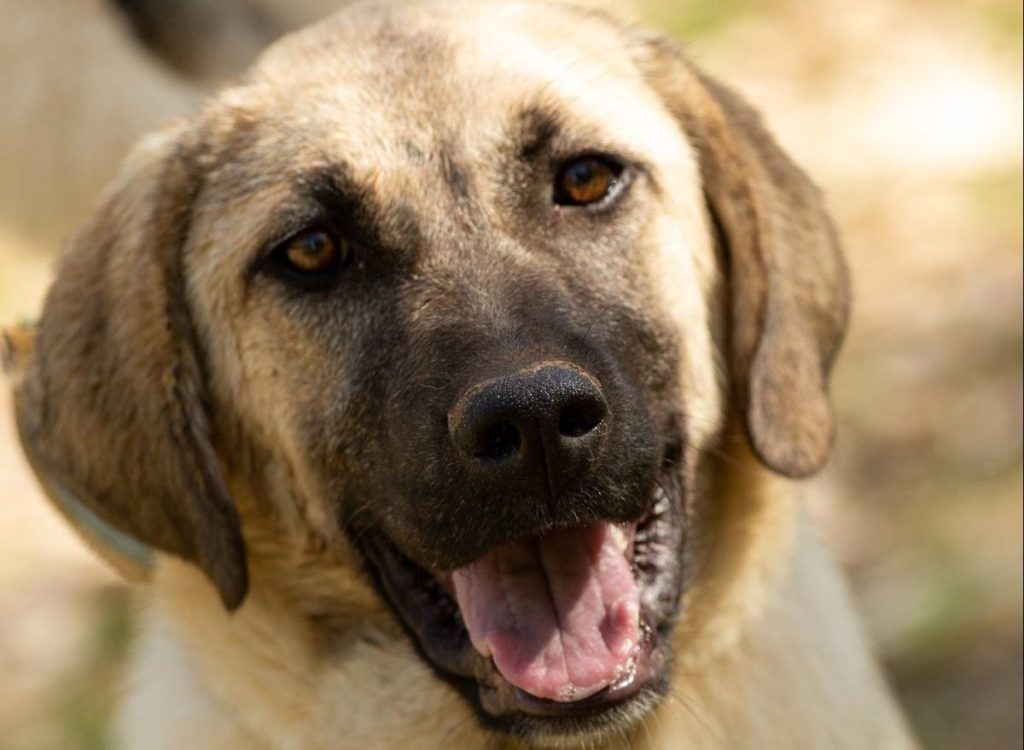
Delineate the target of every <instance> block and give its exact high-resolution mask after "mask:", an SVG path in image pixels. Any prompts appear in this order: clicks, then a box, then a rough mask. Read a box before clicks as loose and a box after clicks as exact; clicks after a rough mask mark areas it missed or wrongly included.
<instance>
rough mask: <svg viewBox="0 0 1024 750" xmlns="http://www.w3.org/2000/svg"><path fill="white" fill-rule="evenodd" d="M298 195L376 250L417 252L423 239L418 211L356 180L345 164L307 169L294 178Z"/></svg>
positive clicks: (322, 214)
mask: <svg viewBox="0 0 1024 750" xmlns="http://www.w3.org/2000/svg"><path fill="white" fill-rule="evenodd" d="M292 180H293V184H294V185H295V190H296V193H297V197H299V199H300V201H301V202H303V203H308V204H314V205H315V206H316V207H317V209H318V211H317V216H316V217H313V218H314V220H315V218H321V219H322V220H324V221H329V222H332V223H334V224H336V225H337V227H338V229H339V230H340V231H342V232H344V234H345V235H346V236H347V237H348V238H349V239H351V240H352V241H354V242H356V243H358V244H360V245H363V246H364V247H366V248H369V249H372V250H374V251H381V252H385V253H396V254H399V255H402V256H406V255H409V254H410V253H413V254H415V253H416V252H417V251H418V250H419V248H420V246H421V245H422V242H423V235H422V232H421V230H420V225H419V221H418V220H417V217H416V213H415V211H413V210H412V208H411V207H410V206H409V205H408V204H406V203H398V204H396V205H390V204H388V203H385V202H384V201H382V200H381V198H380V196H378V195H377V194H376V193H375V191H374V190H373V189H372V187H370V186H369V185H366V184H363V183H360V182H358V181H357V180H355V179H354V178H353V177H352V175H351V173H350V172H349V171H348V170H347V168H346V166H345V165H344V164H343V163H337V162H335V163H331V164H327V165H323V166H318V167H313V168H311V169H308V170H305V171H303V172H302V173H300V174H299V175H297V176H296V177H293V178H292Z"/></svg>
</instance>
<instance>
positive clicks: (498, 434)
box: [448, 362, 608, 494]
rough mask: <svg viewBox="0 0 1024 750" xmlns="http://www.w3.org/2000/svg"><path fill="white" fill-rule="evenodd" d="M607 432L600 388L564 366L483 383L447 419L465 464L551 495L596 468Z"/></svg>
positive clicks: (591, 379)
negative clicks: (539, 485)
mask: <svg viewBox="0 0 1024 750" xmlns="http://www.w3.org/2000/svg"><path fill="white" fill-rule="evenodd" d="M607 428H608V403H607V402H606V401H605V397H604V394H603V393H602V391H601V386H600V385H599V384H598V382H597V380H596V379H595V378H594V377H593V376H591V375H589V374H587V373H586V372H584V371H582V370H580V369H578V368H575V367H572V366H570V365H568V364H567V363H563V362H551V363H545V364H542V365H539V366H535V367H531V368H528V369H525V370H520V371H519V372H516V373H514V374H512V375H505V376H502V377H498V378H494V379H493V380H488V381H485V382H483V383H478V384H477V385H475V386H473V387H471V388H470V389H468V390H467V391H466V392H465V393H464V394H463V395H462V397H461V398H460V399H459V400H458V402H457V403H456V404H455V406H454V407H453V408H452V410H451V411H450V412H449V413H448V429H449V431H450V433H451V437H452V441H453V442H454V443H455V447H456V449H457V450H458V452H459V454H460V455H461V457H462V459H463V460H464V461H466V462H469V463H470V464H471V465H473V466H475V467H478V468H480V469H482V470H485V471H488V472H491V473H492V474H494V475H495V478H498V477H499V476H501V477H511V476H513V475H516V476H519V477H521V478H523V479H526V480H530V479H537V480H540V481H545V482H546V484H547V487H548V489H549V490H550V491H551V492H552V494H554V493H555V492H556V491H557V490H558V488H559V487H561V485H562V484H563V483H564V482H565V481H566V480H567V479H569V478H570V477H571V476H573V475H575V474H576V473H578V472H579V471H580V470H581V469H584V468H586V466H587V465H588V464H589V463H591V462H592V461H593V459H594V458H595V457H596V455H597V453H598V450H599V448H600V445H601V443H602V441H603V439H604V437H605V434H606V433H607V431H608V429H607Z"/></svg>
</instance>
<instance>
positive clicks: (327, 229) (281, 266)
mask: <svg viewBox="0 0 1024 750" xmlns="http://www.w3.org/2000/svg"><path fill="white" fill-rule="evenodd" d="M311 232H324V233H326V234H328V235H329V236H330V237H331V240H332V241H333V242H334V243H335V246H336V247H337V248H338V253H339V260H338V262H337V263H335V264H334V265H333V266H331V267H330V268H328V269H325V270H323V271H302V270H299V269H298V268H296V267H295V266H294V265H292V263H291V262H290V261H289V260H288V258H287V254H288V247H289V245H290V244H291V243H292V242H294V241H295V239H296V238H297V237H301V236H302V235H304V234H309V233H311ZM354 256H355V245H354V243H353V242H351V241H350V240H349V239H347V238H346V237H345V236H344V234H343V233H342V232H340V231H339V230H338V228H337V227H335V226H334V225H333V224H331V223H329V222H311V223H308V224H306V225H304V226H302V227H301V228H300V229H298V230H295V231H291V232H289V233H288V234H287V235H286V236H285V237H284V238H283V239H279V240H275V241H274V242H273V243H271V244H270V249H269V250H268V251H267V252H266V253H265V254H264V255H263V257H262V262H261V263H260V268H261V270H263V271H265V272H267V273H268V274H270V275H271V276H274V277H276V278H278V279H280V280H282V281H284V282H286V283H288V284H289V285H291V286H294V287H298V288H300V289H308V290H314V291H315V290H324V289H330V288H332V287H334V286H335V284H336V283H337V282H338V280H339V279H340V278H341V276H342V271H344V270H345V269H346V268H347V267H348V266H350V265H352V260H353V258H354Z"/></svg>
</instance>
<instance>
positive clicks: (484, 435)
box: [18, 2, 845, 739]
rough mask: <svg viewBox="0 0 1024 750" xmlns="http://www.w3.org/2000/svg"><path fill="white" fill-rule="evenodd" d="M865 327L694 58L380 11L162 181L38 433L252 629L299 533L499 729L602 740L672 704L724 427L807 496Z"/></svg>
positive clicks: (119, 514) (523, 15)
mask: <svg viewBox="0 0 1024 750" xmlns="http://www.w3.org/2000/svg"><path fill="white" fill-rule="evenodd" d="M425 8H426V9H425ZM708 207H710V212H709V211H708ZM716 229H717V234H716ZM844 320H845V290H844V284H843V281H842V272H841V262H840V260H839V258H838V254H837V250H836V248H835V245H834V243H833V241H832V236H831V232H830V229H829V227H828V223H827V221H826V219H825V218H824V214H823V213H822V210H821V207H820V204H819V202H818V199H817V196H816V194H815V193H814V190H813V188H811V187H810V185H809V184H808V183H807V182H806V180H805V179H804V178H803V176H802V175H801V174H800V173H799V172H798V171H797V170H795V168H794V167H792V166H791V165H790V164H789V162H788V161H787V160H786V159H785V157H784V156H782V155H781V154H780V153H779V152H778V150H777V148H776V147H775V146H774V145H773V144H772V143H771V142H770V140H769V139H767V137H766V136H764V134H763V132H762V131H761V130H760V127H759V125H758V124H757V122H756V120H755V119H754V118H753V117H752V116H751V114H750V113H749V111H748V110H747V109H746V108H745V107H744V106H743V105H742V104H740V103H738V102H737V101H736V100H735V99H733V97H732V96H731V95H730V94H728V93H727V92H724V91H721V90H720V89H718V88H717V87H715V86H714V84H710V83H708V82H706V81H704V80H703V79H702V78H701V77H700V76H699V74H697V73H695V72H694V71H693V70H692V69H691V68H689V67H688V66H687V65H686V64H685V63H684V62H683V61H682V60H681V59H680V58H679V57H678V55H677V54H676V53H675V52H674V51H673V50H672V49H671V48H670V46H669V45H667V44H666V43H664V42H661V41H658V40H653V39H649V38H644V37H641V36H640V35H638V34H637V33H636V32H634V31H632V30H627V29H623V28H622V27H620V26H618V25H617V24H615V23H613V22H612V21H610V20H609V19H607V18H606V17H604V16H603V15H601V14H595V13H589V12H583V11H580V10H576V9H573V8H569V7H560V6H553V5H544V6H538V5H535V4H533V3H529V2H525V3H514V2H513V3H444V4H441V3H436V4H430V5H429V6H426V5H425V4H418V5H408V6H405V5H394V6H390V7H389V8H388V9H387V10H381V9H380V8H374V7H370V6H359V7H356V8H353V9H350V10H349V11H347V12H345V13H343V14H342V15H340V16H338V17H336V18H334V19H332V20H330V21H328V22H326V23H324V24H322V25H320V26H318V27H315V28H313V29H311V30H308V31H306V32H303V33H300V34H298V35H296V36H293V37H291V38H289V39H286V40H285V41H283V42H282V43H280V44H279V45H277V46H276V47H275V48H273V49H272V50H271V51H270V52H269V53H268V54H267V55H265V56H264V58H263V59H262V60H261V62H260V63H259V64H258V65H257V66H256V68H255V70H254V72H253V73H252V74H251V75H250V77H249V78H248V79H246V81H244V82H243V83H242V84H241V85H240V86H238V87H237V88H235V89H232V90H230V91H228V92H226V93H225V94H224V95H222V96H221V97H220V98H219V99H218V100H217V101H215V102H213V103H212V104H211V105H210V106H209V107H208V108H207V110H206V111H205V112H204V113H203V114H202V115H200V116H199V117H197V118H195V120H194V121H192V122H188V123H184V124H182V125H179V126H178V127H176V128H175V129H174V130H173V131H169V132H168V133H166V134H164V135H162V136H160V137H159V138H157V139H156V140H154V141H153V142H151V143H150V144H149V145H148V146H146V147H144V148H143V149H142V150H141V151H140V152H139V153H138V154H137V155H136V157H135V159H134V162H133V164H132V165H130V167H129V170H128V173H127V176H126V177H125V178H124V179H123V180H122V182H121V184H120V186H119V187H118V188H117V189H116V190H115V192H113V193H112V194H111V196H110V197H109V198H108V200H107V201H106V203H105V205H104V207H103V208H102V209H101V211H100V212H99V214H98V215H97V217H96V218H95V220H94V221H93V223H92V224H91V225H90V226H89V227H88V228H86V230H85V231H84V232H83V234H82V236H81V237H80V239H79V241H78V243H77V245H76V247H75V249H74V250H73V251H72V253H71V254H70V255H69V257H68V259H67V260H66V261H65V263H64V265H63V267H62V270H61V274H60V276H59V278H58V281H57V283H56V284H55V287H54V289H53V291H52V292H51V296H50V298H49V300H48V304H47V310H46V313H45V315H44V318H43V320H42V323H41V326H40V333H39V339H38V343H37V352H36V355H35V357H34V359H33V362H32V363H31V365H30V367H29V369H28V372H27V374H26V375H25V377H24V378H23V379H22V381H21V384H20V386H19V394H18V396H19V398H18V404H19V409H18V413H19V423H20V426H21V430H22V435H23V440H24V442H25V444H26V448H27V452H28V454H29V456H30V458H31V459H32V460H33V463H34V465H35V466H36V468H37V470H39V472H40V474H41V475H42V476H43V477H44V479H45V480H46V481H47V482H50V483H53V484H56V485H58V486H61V487H64V488H67V489H68V490H70V491H71V492H72V493H73V494H75V495H76V496H77V497H79V499H80V500H81V502H83V503H85V504H86V505H88V506H89V507H91V508H93V509H94V510H95V511H96V512H98V513H99V514H100V515H101V516H102V517H104V518H106V519H107V520H108V521H109V522H110V523H112V524H114V525H116V526H118V527H119V528H121V529H122V530H125V531H128V532H129V533H131V534H132V535H134V536H136V537H138V538H140V539H142V540H143V541H145V542H147V543H149V544H153V545H155V546H156V547H158V548H160V549H163V550H166V551H169V552H171V553H174V554H177V555H179V556H182V557H185V558H186V559H190V560H193V561H195V562H197V563H198V564H199V565H200V566H201V567H202V568H203V569H204V570H205V571H206V573H207V574H208V575H209V577H210V579H211V580H212V582H213V583H214V584H215V585H216V586H217V587H218V589H219V590H220V593H221V595H222V597H223V599H224V601H225V604H226V605H227V606H229V607H236V606H238V605H240V604H241V603H242V601H243V599H244V597H245V595H246V591H247V586H248V572H247V571H248V568H249V565H248V564H247V554H248V555H249V556H258V554H259V549H260V543H257V542H255V541H254V540H253V539H252V538H251V537H250V538H248V539H246V538H245V535H246V534H247V533H248V531H249V530H250V529H251V528H252V526H253V524H254V523H256V522H257V520H258V523H259V524H262V526H261V528H264V527H266V525H267V524H270V526H271V527H274V525H275V524H276V525H277V526H278V527H280V528H281V529H287V530H288V531H289V533H290V534H291V535H288V534H282V539H285V540H288V539H291V540H300V539H301V540H302V541H301V544H303V545H307V546H315V547H316V548H317V549H319V550H321V551H324V555H325V556H327V557H330V558H332V559H334V560H339V561H341V563H342V564H346V565H349V566H352V567H353V568H356V569H360V570H364V571H365V572H366V574H367V577H368V580H370V581H372V583H373V585H374V586H375V589H376V590H377V591H378V592H379V595H380V596H381V597H382V598H383V599H384V600H385V601H386V602H387V604H388V605H389V606H390V607H391V609H392V610H393V612H394V615H395V616H396V617H397V618H398V620H399V621H400V622H401V623H402V624H403V626H404V627H405V629H406V630H407V631H408V633H409V637H411V638H412V639H413V640H414V641H415V643H416V644H417V646H418V649H419V651H420V653H421V654H422V656H423V658H424V659H426V660H427V661H428V662H429V663H430V664H431V666H432V667H433V668H435V669H436V671H437V673H438V674H439V676H441V677H443V678H445V679H447V680H449V681H451V682H453V683H454V684H455V685H456V686H457V687H459V688H460V689H461V691H462V693H463V694H464V695H465V696H466V698H467V700H469V701H470V702H471V704H472V705H473V706H474V707H475V708H476V710H477V711H478V714H479V716H480V718H481V719H482V720H483V721H484V722H485V723H486V724H489V725H491V726H495V727H498V728H501V729H504V730H507V731H511V732H513V733H516V734H520V735H523V736H530V737H547V738H549V739H557V738H559V737H561V738H566V737H577V736H578V737H583V736H586V735H587V733H593V732H601V731H606V730H608V729H610V728H616V727H621V726H624V725H626V724H628V723H630V722H632V721H635V720H637V719H638V718H639V717H640V716H642V715H643V713H644V712H645V711H646V710H648V709H649V707H650V706H651V705H653V703H654V702H655V700H656V698H657V696H659V695H661V694H662V693H663V692H664V691H665V689H666V665H667V663H668V660H669V658H670V656H671V654H670V644H669V634H670V632H671V630H672V628H673V626H674V624H675V620H676V618H677V614H678V609H679V602H680V597H681V595H682V594H683V592H684V589H685V588H686V586H687V585H688V583H689V582H690V581H691V579H692V578H693V576H694V575H696V574H695V573H694V572H693V571H691V570H689V568H688V567H687V566H686V565H684V562H686V561H687V560H688V559H689V558H688V552H687V538H688V531H689V530H690V528H691V526H692V524H693V523H694V522H695V521H694V513H693V511H694V507H695V504H696V503H698V502H699V498H697V497H696V495H697V492H696V490H697V488H696V478H697V475H698V468H699V464H700V461H701V458H702V456H703V455H704V451H705V449H707V448H709V447H711V446H712V445H713V442H714V440H715V438H716V436H717V435H718V432H719V430H720V429H721V427H722V425H723V423H724V422H725V421H726V420H727V419H729V418H730V417H731V416H732V415H733V413H735V415H737V416H738V418H740V419H742V420H743V421H744V422H745V424H746V426H747V431H748V433H749V436H750V439H751V442H752V445H753V446H754V448H755V451H756V452H757V453H758V455H759V456H760V457H761V458H762V460H764V461H765V463H767V464H768V465H769V466H770V467H772V468H774V469H775V470H777V471H779V472H781V473H786V474H791V475H803V474H807V473H809V472H811V471H813V470H814V469H816V468H817V467H818V466H819V465H820V463H821V462H822V461H823V460H824V458H825V456H826V454H827V450H828V446H829V442H830V438H831V420H830V416H829V409H828V402H827V397H826V395H825V380H826V377H827V371H828V368H829V366H830V365H831V361H832V358H833V356H834V353H835V349H836V347H837V345H838V342H839V338H840V335H841V331H842V327H843V323H844ZM111 457H113V460H114V463H115V464H116V466H111V465H110V463H111V461H110V458H111ZM228 478H230V482H231V483H232V485H234V484H236V483H238V482H242V483H244V484H245V485H246V486H247V487H248V488H249V490H250V493H249V494H251V497H252V498H255V499H253V500H251V501H249V502H248V503H247V504H246V505H245V506H244V507H240V505H239V502H238V500H237V498H233V497H232V496H231V494H230V493H229V491H228V489H227V487H228V484H229V479H228ZM246 542H248V550H247V547H246ZM288 543H291V542H287V541H281V540H277V541H276V542H275V544H277V545H278V546H281V545H287V544H288ZM294 544H296V545H298V544H300V542H299V541H294ZM256 583H257V584H258V581H257V582H256Z"/></svg>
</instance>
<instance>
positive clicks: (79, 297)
mask: <svg viewBox="0 0 1024 750" xmlns="http://www.w3.org/2000/svg"><path fill="white" fill-rule="evenodd" d="M198 150H199V146H198V145H196V144H195V143H192V139H191V136H190V134H189V132H188V131H187V130H185V129H184V128H182V129H179V130H178V131H177V132H174V133H170V134H162V135H160V136H157V137H156V139H155V140H154V139H151V140H150V141H148V142H147V143H144V144H143V145H142V146H141V147H140V148H139V149H137V150H136V152H135V153H134V154H133V155H132V157H131V158H130V160H129V164H128V166H127V169H126V172H125V174H124V175H123V176H122V177H121V179H120V180H119V182H118V183H117V184H115V185H114V187H113V189H112V191H111V192H109V193H108V194H107V195H106V197H105V199H104V200H103V201H102V202H101V205H100V207H99V209H98V211H97V212H96V214H95V215H94V216H93V217H92V219H91V220H90V221H89V222H88V224H86V226H85V227H84V228H83V229H82V231H81V232H80V234H79V235H78V236H77V238H76V240H75V241H74V243H73V245H72V247H71V250H70V252H69V253H68V254H67V256H66V257H65V258H64V259H63V261H62V262H61V264H60V266H59V269H58V273H57V278H56V281H55V282H54V283H53V286H52V287H51V288H50V291H49V294H48V296H47V299H46V304H45V308H44V311H43V316H42V319H41V320H40V322H39V325H38V329H37V333H36V339H35V344H34V351H33V352H32V353H31V356H30V358H29V361H28V362H27V363H26V366H25V367H24V369H23V371H22V374H21V375H20V377H19V378H18V380H17V383H16V386H15V407H16V413H17V420H18V429H19V432H20V435H21V441H22V444H23V445H24V448H25V452H26V454H27V455H28V458H29V461H30V463H31V464H32V466H33V468H34V469H35V471H36V473H37V474H38V475H39V477H40V479H41V480H42V483H43V485H44V486H46V487H47V489H48V490H49V491H50V493H51V495H52V494H54V491H56V493H57V494H58V495H62V496H63V495H67V496H70V497H71V498H73V501H74V502H75V504H76V507H77V506H78V505H81V506H84V508H85V509H87V511H86V513H87V515H88V514H90V513H91V514H95V516H97V517H98V519H100V522H105V523H106V524H109V525H110V526H112V527H114V528H115V529H117V530H120V531H121V532H124V533H125V534H127V535H129V536H130V537H133V538H134V539H136V540H138V541H141V542H143V543H145V544H148V545H151V546H153V547H155V548H157V549H160V550H163V551H166V552H169V553H172V554H175V555H178V556H180V557H183V558H185V559H188V560H191V561H193V562H195V563H196V564H198V565H199V566H200V567H201V568H202V569H203V570H204V571H205V572H206V574H207V575H208V576H209V578H210V579H211V580H212V581H213V583H214V584H215V585H216V587H217V589H218V590H219V591H220V595H221V598H222V599H223V601H224V604H225V605H226V606H227V607H229V608H235V607H237V606H238V605H239V604H240V603H241V602H242V600H243V599H244V598H245V594H246V591H247V588H248V573H247V568H246V559H245V548H244V544H243V541H242V535H241V530H240V524H239V519H238V515H237V513H236V511H235V508H234V506H233V504H232V502H231V499H230V497H229V494H228V490H227V486H226V483H225V478H224V472H223V469H222V467H221V464H220V462H219V460H218V458H217V456H216V454H215V452H214V449H213V446H212V444H211V438H210V422H209V417H208V414H207V409H206V393H205V387H204V380H203V373H202V364H201V362H200V360H199V357H198V351H197V347H196V341H195V333H194V330H193V324H192V321H191V319H190V315H189V310H188V306H187V304H186V300H185V296H184V287H185V285H184V281H183V270H182V265H183V257H182V256H183V246H184V244H185V240H186V237H187V231H188V220H189V215H190V212H191V203H192V200H193V198H194V196H195V194H196V193H197V192H198V189H199V182H200V176H199V174H198V168H197V167H196V166H195V165H196V162H197V155H198V153H197V152H198ZM76 525H78V524H76ZM86 536H89V534H88V533H87V534H86Z"/></svg>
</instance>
